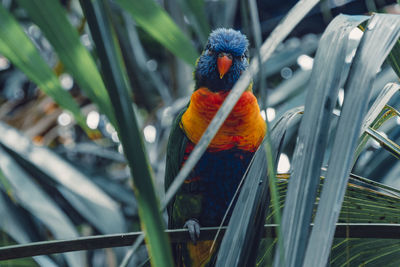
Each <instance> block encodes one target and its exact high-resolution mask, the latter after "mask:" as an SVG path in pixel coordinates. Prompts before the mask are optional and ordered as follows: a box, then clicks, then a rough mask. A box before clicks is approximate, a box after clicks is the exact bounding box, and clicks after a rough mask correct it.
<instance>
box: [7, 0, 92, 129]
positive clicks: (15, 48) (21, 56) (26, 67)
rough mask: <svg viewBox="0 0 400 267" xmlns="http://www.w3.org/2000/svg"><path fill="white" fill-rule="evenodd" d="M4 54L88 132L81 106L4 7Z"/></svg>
mask: <svg viewBox="0 0 400 267" xmlns="http://www.w3.org/2000/svg"><path fill="white" fill-rule="evenodd" d="M0 25H1V27H0V53H1V54H3V55H4V56H5V57H7V58H8V59H9V60H10V61H11V62H12V63H13V64H14V65H15V66H17V67H18V68H19V69H20V70H22V71H23V72H24V73H25V74H26V75H27V76H28V78H29V79H30V80H32V81H33V82H34V83H36V85H37V86H38V87H39V88H40V89H41V90H42V91H43V92H44V93H46V94H47V95H49V96H50V97H52V98H53V100H54V101H55V102H56V103H57V104H58V105H60V107H62V108H63V109H66V110H69V111H70V112H71V113H72V114H73V115H74V117H75V120H76V121H77V122H78V123H79V125H80V126H81V127H82V128H83V129H85V130H87V131H88V129H89V128H88V127H87V126H86V121H85V118H84V117H83V115H82V114H81V112H80V109H79V106H78V105H77V103H76V102H75V100H74V99H73V98H72V97H71V95H70V94H69V93H68V92H67V91H65V90H64V89H63V88H62V87H61V84H60V82H59V80H58V78H57V76H56V75H55V74H54V73H53V71H52V70H51V69H50V67H49V66H48V65H47V64H46V62H45V61H44V60H43V58H42V57H41V56H40V54H39V52H38V51H37V49H36V48H35V46H34V45H33V44H32V42H31V40H30V39H29V38H28V37H27V36H26V34H25V33H24V31H23V30H22V28H21V27H20V26H19V24H18V23H17V21H16V20H15V19H14V18H13V17H12V16H11V15H10V14H9V13H8V11H7V10H6V9H5V8H4V7H3V5H0Z"/></svg>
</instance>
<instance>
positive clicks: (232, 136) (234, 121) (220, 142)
mask: <svg viewBox="0 0 400 267" xmlns="http://www.w3.org/2000/svg"><path fill="white" fill-rule="evenodd" d="M228 93H229V92H217V93H214V92H211V91H209V90H208V89H206V88H199V89H198V90H196V91H195V92H194V93H193V94H192V97H191V99H190V104H189V107H188V109H187V110H186V112H185V113H184V114H183V116H182V123H181V127H182V129H183V130H184V132H185V133H186V135H187V136H188V138H189V139H190V141H192V142H193V143H195V144H197V142H198V141H199V140H200V138H201V136H202V135H203V133H204V131H205V130H206V128H207V126H208V125H209V124H210V122H211V120H212V118H213V117H214V115H215V114H216V113H217V111H218V109H219V108H220V107H221V105H222V103H223V102H224V100H225V98H226V96H227V95H228ZM265 132H266V125H265V122H264V120H263V118H262V117H261V115H260V109H259V107H258V103H257V99H256V98H255V96H254V95H253V94H252V93H251V92H248V91H246V92H244V93H243V95H242V96H241V97H240V99H239V101H238V102H237V103H236V105H235V107H234V108H233V110H232V112H231V113H230V114H229V116H228V118H227V119H226V120H225V122H224V123H223V125H222V126H221V128H220V129H219V131H218V133H217V134H216V136H215V137H214V139H213V140H212V141H211V143H210V145H209V149H212V150H217V151H218V150H226V149H231V148H239V149H242V150H246V151H255V150H257V148H258V146H259V145H260V143H261V141H262V140H263V138H264V135H265Z"/></svg>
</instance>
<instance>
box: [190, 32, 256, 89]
mask: <svg viewBox="0 0 400 267" xmlns="http://www.w3.org/2000/svg"><path fill="white" fill-rule="evenodd" d="M248 44H249V42H248V41H247V38H246V36H245V35H243V34H242V33H241V32H240V31H235V30H233V29H224V28H219V29H216V30H214V31H213V32H212V33H211V34H210V36H209V37H208V41H207V44H206V47H205V49H204V51H203V53H202V54H201V56H200V58H199V59H198V61H197V64H196V69H195V72H194V77H195V80H196V89H198V88H200V87H207V88H208V89H209V90H211V91H213V92H217V91H228V90H231V89H232V87H233V85H234V84H235V83H236V81H237V80H238V79H239V77H240V74H241V73H242V72H243V71H244V70H246V69H247V67H248V65H249V62H248V56H247V53H248V51H247V46H248Z"/></svg>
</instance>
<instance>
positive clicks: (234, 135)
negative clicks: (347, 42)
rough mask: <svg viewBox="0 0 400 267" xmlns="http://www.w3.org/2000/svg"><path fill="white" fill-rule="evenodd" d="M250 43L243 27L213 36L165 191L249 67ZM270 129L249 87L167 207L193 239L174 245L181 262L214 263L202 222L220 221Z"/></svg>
mask: <svg viewBox="0 0 400 267" xmlns="http://www.w3.org/2000/svg"><path fill="white" fill-rule="evenodd" d="M247 47H248V41H247V38H246V36H245V35H243V34H242V33H240V32H239V31H235V30H233V29H222V28H221V29H216V30H214V31H213V32H212V33H211V34H210V36H209V38H208V41H207V44H206V46H205V49H204V51H203V52H202V54H201V56H200V58H199V59H198V60H197V62H196V68H195V71H194V78H195V82H196V83H195V90H194V92H193V94H192V96H191V99H190V102H189V104H188V105H187V106H186V107H185V108H184V109H183V110H182V111H181V112H180V113H179V114H178V116H177V118H176V119H175V122H174V125H173V127H172V130H171V134H170V138H169V141H168V148H167V164H166V175H165V188H166V189H167V188H168V187H169V185H170V184H171V183H172V180H173V179H174V178H175V176H176V175H177V173H178V171H179V169H180V168H181V166H182V165H183V164H184V163H185V160H186V159H187V158H188V156H189V155H190V153H191V151H192V150H193V148H194V146H195V145H196V144H197V142H198V141H199V139H200V138H201V136H202V134H203V133H204V131H205V130H206V128H207V126H208V125H209V123H210V122H211V120H212V118H213V117H214V115H215V114H216V112H217V111H218V109H219V108H220V106H221V105H222V103H223V101H224V100H225V98H226V96H227V95H228V94H229V91H230V90H231V89H232V87H233V85H234V84H235V82H236V81H237V80H238V79H239V77H240V75H241V73H242V72H243V71H245V70H246V69H247V67H248V65H249V63H248V58H247ZM265 132H266V124H265V121H264V120H263V118H262V117H261V114H260V109H259V107H258V103H257V99H256V98H255V96H254V95H253V93H252V85H250V86H249V87H248V88H247V90H246V91H245V92H244V93H243V95H242V96H241V97H240V99H239V101H238V102H237V104H236V106H235V107H234V108H233V110H232V112H231V113H230V115H229V116H228V118H227V119H226V121H225V122H224V124H223V125H222V127H221V128H220V129H219V131H218V133H217V134H216V136H215V137H214V139H213V140H212V141H211V143H210V145H209V147H208V148H207V150H206V152H205V153H204V154H203V156H202V157H201V159H200V160H199V162H198V163H197V164H196V166H195V167H194V169H193V170H192V172H191V173H190V175H189V176H188V177H187V178H186V180H185V182H184V184H183V185H182V187H181V189H180V191H179V192H178V193H177V195H176V196H175V198H174V199H173V201H172V202H171V203H170V205H169V207H168V214H169V222H168V226H169V228H182V227H187V228H188V230H189V233H190V236H191V239H192V240H193V241H194V242H188V243H185V244H178V245H176V247H174V253H175V258H176V264H177V266H212V265H213V263H214V260H215V255H213V254H216V253H210V248H211V243H212V241H201V242H196V237H199V234H200V226H201V227H210V226H218V225H220V223H221V221H222V218H223V217H224V215H225V212H226V210H227V208H228V205H229V203H230V202H231V200H232V197H233V195H234V193H235V191H236V190H237V187H238V185H239V183H240V181H241V178H242V176H243V175H244V173H245V171H246V169H247V167H248V165H249V163H250V160H251V158H252V156H253V154H254V153H255V151H256V150H257V148H258V146H259V145H260V143H261V142H262V140H263V138H264V135H265ZM229 216H230V215H229V214H228V217H227V218H228V220H226V221H229Z"/></svg>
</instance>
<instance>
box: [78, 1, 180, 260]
mask: <svg viewBox="0 0 400 267" xmlns="http://www.w3.org/2000/svg"><path fill="white" fill-rule="evenodd" d="M80 2H81V5H82V7H83V10H84V12H85V15H86V18H87V20H88V24H89V27H90V31H91V33H92V36H93V40H94V42H95V44H96V49H97V53H98V55H99V58H100V61H101V66H102V70H103V73H104V74H105V75H104V81H105V83H106V85H107V90H108V92H109V95H110V98H111V102H112V104H113V108H114V111H115V114H118V116H117V128H118V134H119V138H120V140H121V143H122V147H123V150H124V153H125V156H126V158H127V161H128V164H129V167H130V170H131V174H132V177H133V185H134V186H133V188H134V192H135V196H136V199H137V202H138V206H139V207H138V208H139V217H140V220H141V222H142V228H143V231H144V232H145V234H146V241H147V245H148V246H147V248H148V251H149V254H150V256H151V261H152V264H153V266H161V267H162V266H173V263H172V262H173V261H172V255H171V248H170V245H169V243H168V239H167V236H166V234H165V233H164V231H163V230H164V228H165V226H164V223H163V220H162V217H161V213H160V211H159V206H158V201H157V198H156V194H155V190H154V186H153V177H152V174H151V168H150V165H149V163H148V159H147V156H146V150H145V147H144V143H143V140H142V135H141V131H140V129H139V127H138V123H137V120H136V116H135V112H134V110H133V107H132V102H131V100H130V97H129V95H128V92H130V91H131V89H130V87H129V83H128V82H127V78H126V70H125V68H124V65H123V61H122V58H121V51H120V48H119V46H118V44H117V41H116V38H115V32H114V29H113V28H112V24H111V22H110V19H109V16H108V14H107V11H109V9H108V6H107V1H105V0H100V1H86V0H81V1H80ZM147 2H148V1H147ZM143 3H145V2H143ZM144 6H146V5H144Z"/></svg>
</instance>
